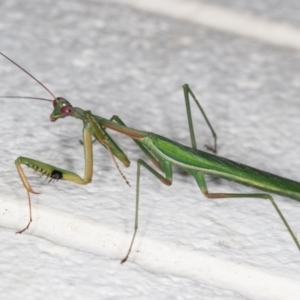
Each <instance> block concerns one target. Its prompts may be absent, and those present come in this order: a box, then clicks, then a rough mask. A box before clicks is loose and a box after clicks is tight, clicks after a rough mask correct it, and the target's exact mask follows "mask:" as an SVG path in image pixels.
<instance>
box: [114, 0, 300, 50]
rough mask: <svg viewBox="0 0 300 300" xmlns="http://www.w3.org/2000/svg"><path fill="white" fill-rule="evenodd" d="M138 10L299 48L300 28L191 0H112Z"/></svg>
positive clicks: (277, 44) (278, 44)
mask: <svg viewBox="0 0 300 300" xmlns="http://www.w3.org/2000/svg"><path fill="white" fill-rule="evenodd" d="M114 1H115V2H118V3H122V4H127V5H130V6H132V7H134V8H137V9H139V10H143V11H148V12H151V13H156V14H160V15H164V16H168V17H172V18H177V19H181V20H184V21H188V22H192V23H195V24H199V25H203V26H206V27H210V28H213V29H216V30H220V31H224V32H229V33H232V34H236V35H240V36H245V37H248V38H253V39H256V40H260V41H263V42H265V43H269V44H273V45H276V46H281V47H288V48H294V49H300V28H298V27H296V26H292V25H289V24H285V23H279V22H272V21H267V20H264V19H261V18H257V17H253V16H250V15H247V14H243V13H240V12H237V11H233V10H230V9H226V8H222V7H219V6H215V5H211V4H206V3H204V2H203V3H201V2H199V1H197V2H194V1H190V0H163V1H161V0H151V1H148V0H114Z"/></svg>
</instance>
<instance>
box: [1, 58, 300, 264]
mask: <svg viewBox="0 0 300 300" xmlns="http://www.w3.org/2000/svg"><path fill="white" fill-rule="evenodd" d="M0 54H1V55H2V56H4V57H5V58H6V59H8V60H9V61H11V62H12V63H13V64H15V65H16V66H17V67H19V68H20V69H21V70H23V71H24V72H25V73H27V74H28V75H29V76H30V77H32V78H33V79H34V80H35V81H36V82H38V83H39V84H40V85H41V86H42V87H44V88H45V89H46V90H47V91H48V92H49V93H50V94H51V96H53V98H54V99H53V100H49V99H43V98H35V97H14V96H3V97H11V98H31V99H39V100H45V101H51V102H52V103H53V106H54V109H53V112H52V113H51V115H50V120H51V121H52V122H54V121H56V120H57V119H60V118H65V117H68V116H70V117H75V118H77V119H80V120H81V121H82V122H83V146H84V156H85V173H84V176H83V177H80V176H79V175H77V174H75V173H73V172H70V171H67V170H64V169H61V168H58V167H55V166H53V165H49V164H45V163H43V162H41V161H37V160H34V159H31V158H27V157H18V158H17V159H16V161H15V163H16V166H17V170H18V172H19V175H20V178H21V180H22V183H23V185H24V187H25V189H26V190H27V194H28V202H29V214H30V219H29V222H28V224H27V226H26V227H25V228H24V229H22V230H20V231H18V232H17V233H22V232H24V231H25V230H26V229H27V228H28V227H29V225H30V223H31V221H32V217H31V215H32V214H31V200H30V193H35V192H34V191H33V189H32V188H31V187H30V185H29V183H28V180H27V178H26V176H25V174H24V172H23V169H22V167H21V165H22V164H24V165H27V166H28V167H30V168H32V169H34V170H36V171H38V172H40V173H42V174H44V175H46V176H48V177H49V178H50V179H55V180H59V179H61V180H68V181H73V182H75V183H78V184H88V183H90V182H91V181H92V175H93V152H92V143H93V142H92V138H94V139H95V140H97V141H98V142H100V143H101V144H102V145H103V146H104V147H105V148H106V149H107V150H108V151H109V153H110V154H111V156H112V157H113V159H114V157H116V158H118V159H119V160H120V161H121V162H122V163H123V164H124V166H126V167H128V166H129V164H130V161H129V160H128V158H127V156H126V155H125V153H124V152H123V151H122V150H121V148H120V147H119V146H118V145H117V144H116V143H115V142H114V141H113V139H112V138H111V137H110V136H109V135H108V133H107V132H106V129H107V128H110V129H112V130H114V131H117V132H120V133H122V134H125V135H126V136H128V137H130V138H132V139H133V140H134V142H135V143H136V144H137V145H138V147H139V148H140V149H141V150H142V151H143V152H144V154H145V155H146V156H147V157H148V158H149V159H150V160H151V161H152V163H153V164H154V166H155V167H156V168H157V169H158V170H159V171H161V172H162V173H163V174H164V175H162V174H160V173H158V172H157V171H156V170H155V169H154V168H153V167H151V166H150V165H149V164H148V163H146V162H145V161H144V160H142V159H139V160H138V161H137V182H136V203H135V206H136V207H135V225H134V233H133V236H132V240H131V243H130V246H129V249H128V251H127V254H126V256H125V257H124V258H123V259H122V261H121V263H124V262H125V261H126V260H127V259H128V257H129V254H130V252H131V249H132V246H133V243H134V239H135V236H136V233H137V229H138V209H139V185H140V173H141V172H140V169H141V166H143V167H144V168H145V169H147V170H148V171H149V172H150V173H152V174H153V175H154V176H155V177H156V178H158V179H159V180H160V181H161V182H162V183H164V184H165V185H171V184H172V164H174V165H177V166H178V167H180V168H182V169H183V170H185V171H186V172H187V173H188V174H190V175H192V176H193V177H194V178H195V180H196V182H197V184H198V186H199V188H200V190H201V192H202V193H203V194H204V195H205V196H206V197H207V198H210V199H216V198H261V199H267V200H269V201H270V202H271V203H272V205H273V207H274V208H275V210H276V211H277V213H278V215H279V217H280V219H281V220H282V222H283V223H284V225H285V227H286V229H287V230H288V232H289V233H290V235H291V237H292V238H293V240H294V242H295V244H296V246H297V247H298V249H299V250H300V244H299V242H298V240H297V237H296V235H295V234H294V233H293V231H292V229H291V228H290V226H289V224H288V223H287V221H286V220H285V218H284V216H283V215H282V213H281V211H280V209H279V208H278V206H277V205H276V203H275V201H274V199H273V198H272V196H271V195H269V194H268V193H247V194H245V193H239V194H237V193H210V192H209V191H208V189H207V186H206V181H205V175H213V176H218V177H221V178H224V179H227V180H230V181H234V182H238V183H241V184H243V185H246V186H251V187H255V188H258V189H260V190H262V191H266V192H271V193H275V194H278V195H282V196H286V197H289V198H291V199H294V200H297V201H300V183H299V182H296V181H293V180H290V179H287V178H283V177H280V176H277V175H274V174H271V173H268V172H265V171H261V170H258V169H255V168H252V167H248V166H246V165H243V164H240V163H237V162H234V161H232V160H229V159H226V158H222V157H219V156H216V155H214V154H211V153H207V152H204V151H200V150H198V149H197V146H196V139H195V134H194V129H193V123H192V116H191V109H190V102H189V101H190V100H189V97H190V96H191V97H192V99H193V100H194V101H195V103H196V104H197V106H198V108H199V109H200V111H201V113H202V115H203V117H204V118H205V121H206V123H207V124H208V126H209V128H210V130H211V132H212V135H213V137H214V147H213V148H211V150H212V151H213V152H216V150H217V142H216V141H217V137H216V134H215V132H214V130H213V128H212V126H211V124H210V122H209V120H208V119H207V117H206V115H205V113H204V111H203V109H202V107H201V106H200V103H199V102H198V100H197V99H196V97H195V95H194V94H193V92H192V91H191V89H190V88H189V86H188V85H187V84H185V85H184V86H183V90H184V98H185V104H186V109H187V117H188V124H189V130H190V136H191V143H192V147H187V146H184V145H181V144H179V143H177V142H174V141H172V140H170V139H167V138H165V137H162V136H159V135H157V134H154V133H150V132H145V131H140V130H136V129H133V128H130V127H127V126H126V125H125V124H124V122H123V121H122V120H121V119H120V118H119V117H118V116H113V117H112V118H111V119H110V120H109V119H105V118H102V117H99V116H95V115H93V114H92V113H91V112H90V111H85V110H83V109H81V108H79V107H73V106H72V105H71V104H70V102H68V101H67V100H66V99H64V98H62V97H55V96H54V94H53V93H52V92H51V91H50V90H49V89H48V88H47V87H46V86H45V85H43V84H42V83H41V82H40V81H38V80H37V79H36V78H35V77H33V76H32V75H31V74H30V73H29V72H27V71H26V70H25V69H23V68H22V67H20V66H19V65H18V64H17V63H15V62H14V61H12V60H11V59H10V58H8V57H7V56H6V55H4V54H3V53H1V52H0ZM116 165H117V164H116ZM121 174H122V173H121ZM122 176H123V174H122ZM123 177H124V176H123Z"/></svg>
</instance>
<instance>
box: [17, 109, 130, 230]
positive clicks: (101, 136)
mask: <svg viewBox="0 0 300 300" xmlns="http://www.w3.org/2000/svg"><path fill="white" fill-rule="evenodd" d="M84 115H85V120H86V121H85V122H84V127H83V146H84V160H85V172H84V175H83V177H81V176H79V175H78V174H76V173H74V172H71V171H68V170H65V169H61V168H58V167H56V166H53V165H50V164H46V163H43V162H41V161H38V160H34V159H31V158H27V157H18V158H17V159H16V161H15V164H16V167H17V170H18V173H19V175H20V178H21V180H22V183H23V185H24V187H25V189H26V190H27V194H28V202H29V221H28V223H27V225H26V226H25V227H24V228H23V229H22V230H20V231H18V232H17V233H22V232H24V231H25V230H26V229H28V227H29V225H30V223H31V222H32V211H31V199H30V193H34V194H37V193H36V192H35V191H34V190H33V189H32V188H31V186H30V184H29V182H28V180H27V178H26V175H25V173H24V171H23V169H22V167H21V165H26V166H27V167H29V168H31V169H33V170H34V171H37V172H39V173H41V174H42V175H45V176H46V177H48V178H50V181H51V180H66V181H72V182H75V183H77V184H83V185H84V184H88V183H90V182H91V181H92V177H93V147H92V135H93V136H94V137H95V138H96V140H98V141H99V142H100V143H101V144H102V145H103V146H104V147H106V148H107V150H108V152H109V153H110V154H111V156H112V158H113V160H114V162H115V164H116V166H117V168H118V170H119V172H120V174H121V175H122V177H123V178H124V180H125V181H126V183H127V184H128V185H130V184H129V182H128V181H127V179H126V177H125V176H124V175H123V174H122V172H121V170H120V168H119V166H118V164H117V162H116V160H115V157H114V156H116V157H118V158H119V159H120V160H121V161H122V162H123V163H124V165H125V166H129V163H130V162H129V160H128V158H127V156H126V155H125V154H124V152H123V151H122V150H121V149H120V148H119V146H118V145H117V144H116V143H115V142H114V141H113V140H112V139H111V137H110V136H109V135H108V134H107V132H106V131H105V130H104V129H103V128H102V127H101V125H100V124H99V123H98V122H96V121H95V119H94V117H93V115H92V114H91V113H90V112H89V111H86V112H84Z"/></svg>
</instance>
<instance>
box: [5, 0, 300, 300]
mask: <svg viewBox="0 0 300 300" xmlns="http://www.w3.org/2000/svg"><path fill="white" fill-rule="evenodd" d="M85 3H86V4H85V5H83V4H82V3H81V2H72V1H69V2H68V1H67V2H66V1H65V2H63V3H62V2H53V1H49V2H47V1H39V2H38V1H36V2H35V1H31V2H29V1H28V2H21V1H10V2H9V3H7V4H5V5H4V4H2V6H1V10H0V16H1V18H0V20H1V22H0V30H1V34H2V39H1V51H3V52H4V53H5V54H7V55H9V56H10V57H11V58H13V59H14V60H16V61H17V62H18V63H20V64H21V65H22V66H23V67H25V68H26V69H27V70H28V71H30V72H32V73H33V75H35V76H36V77H37V78H39V79H40V80H41V81H42V82H43V83H45V84H46V85H47V86H48V87H49V88H50V89H51V90H52V91H53V92H54V93H55V94H56V95H61V96H64V97H66V98H67V99H69V100H70V101H71V102H72V104H74V105H75V106H80V107H82V108H85V109H90V110H92V111H93V112H94V113H95V114H97V115H101V116H104V117H107V118H109V117H110V116H112V115H113V114H118V115H119V116H120V117H122V119H123V120H124V122H125V123H126V124H128V125H130V126H132V127H134V128H137V129H141V130H147V131H153V132H156V133H158V134H161V135H164V136H166V137H169V138H171V139H174V140H176V141H178V142H181V143H183V144H189V136H188V130H187V124H186V123H187V122H186V116H185V110H184V109H185V108H184V104H183V95H182V91H181V88H180V86H181V85H182V84H183V83H185V82H187V83H189V84H190V85H191V86H192V88H193V90H194V92H195V94H196V95H197V96H198V98H199V99H200V100H201V103H202V104H203V106H204V107H205V109H206V112H207V114H208V116H209V117H210V120H211V121H212V123H213V125H214V127H215V129H216V131H217V133H218V135H219V145H220V148H219V153H220V155H222V156H225V157H228V158H231V159H234V160H237V161H240V162H243V163H245V164H249V165H252V166H255V167H259V168H261V169H265V170H268V171H270V172H274V173H276V174H280V175H282V176H286V177H290V178H293V179H295V180H298V181H300V177H299V172H298V170H299V168H300V161H299V154H298V151H297V149H298V147H299V144H300V137H299V130H298V128H299V126H300V124H299V123H300V122H299V113H300V108H299V94H300V93H299V92H300V84H299V68H298V65H299V54H298V53H297V52H292V51H288V50H283V49H276V48H273V47H270V46H266V45H264V44H259V43H254V42H253V41H252V40H251V41H250V40H247V39H245V38H237V37H235V36H233V35H225V34H223V33H222V34H220V33H218V32H215V31H209V30H207V29H203V28H201V27H197V26H195V25H194V24H189V23H181V22H180V21H176V20H172V19H165V18H164V17H157V16H155V15H148V14H146V13H142V12H139V11H135V10H132V9H130V8H128V7H126V6H118V5H116V4H113V5H112V4H108V3H102V2H100V1H99V2H85ZM21 27H22V30H19V28H21ZM0 66H1V83H0V90H1V94H6V95H7V94H14V95H25V96H26V95H32V96H40V97H45V96H47V94H46V93H45V92H44V91H43V90H42V89H41V88H40V87H39V86H37V84H35V83H34V82H33V81H32V80H31V79H30V78H28V77H27V76H26V75H25V74H24V73H22V72H21V71H19V70H18V69H17V68H16V67H15V66H13V65H12V64H10V63H9V62H8V61H6V60H5V59H4V58H1V60H0ZM51 111H52V107H51V106H50V105H49V104H48V103H44V102H37V101H28V100H11V99H2V100H1V111H0V120H1V128H2V134H1V146H0V147H1V153H2V155H1V157H0V166H1V167H0V168H1V174H2V175H1V178H2V179H1V181H0V215H1V218H0V222H1V225H2V227H0V240H1V243H0V245H1V246H0V247H1V257H0V270H1V272H0V278H1V280H0V294H1V295H5V299H21V298H22V299H38V298H41V297H43V298H46V299H53V298H54V297H56V298H57V299H69V298H72V299H82V298H84V297H85V298H89V299H99V298H100V299H135V298H136V299H154V298H159V299H169V298H170V299H174V298H175V299H199V298H201V299H272V300H273V299H298V298H297V297H298V296H299V289H300V288H299V287H298V285H297V283H298V282H299V279H300V276H299V264H300V255H299V252H298V251H297V249H296V247H295V245H294V244H293V241H292V240H291V238H290V236H289V235H288V233H287V232H286V230H285V228H284V226H283V225H282V224H281V222H280V220H279V218H278V216H277V215H276V213H275V212H274V210H273V209H272V207H271V205H270V204H269V203H267V202H265V201H262V200H254V199H244V200H242V199H240V200H215V201H208V200H206V199H205V198H204V197H203V196H202V194H201V193H200V192H199V190H198V188H197V186H196V183H195V182H194V180H193V178H191V177H188V176H185V175H184V174H182V173H180V172H178V170H176V169H175V171H174V183H173V185H172V186H171V187H165V186H162V185H161V184H160V183H159V182H157V181H156V180H155V179H154V178H152V176H150V174H147V172H146V171H144V170H143V176H142V182H141V184H142V185H141V190H142V193H141V210H140V229H139V232H138V240H137V242H136V243H135V247H134V250H133V253H132V256H131V257H130V261H129V262H128V263H126V264H125V265H123V266H121V265H120V264H119V260H120V259H121V258H122V257H123V255H124V254H125V253H126V250H127V247H128V243H129V241H130V235H131V232H132V227H133V217H134V194H135V190H134V186H135V173H136V169H135V161H136V160H137V158H139V157H140V156H141V153H140V151H139V150H138V149H137V148H136V147H135V145H134V144H133V143H131V142H130V141H128V140H127V139H126V138H125V137H121V136H120V135H118V134H115V135H114V137H115V138H116V140H118V142H119V144H120V145H121V146H122V148H123V149H124V150H125V152H126V153H127V154H128V156H129V157H130V159H131V161H132V165H131V168H129V169H125V168H122V170H123V172H124V173H125V175H126V176H127V178H128V179H129V180H130V182H131V184H132V185H133V188H131V189H129V188H128V187H127V186H126V185H125V183H124V182H123V181H122V179H121V178H120V176H119V174H118V172H117V171H116V169H115V167H114V165H113V163H112V162H111V159H110V157H109V156H108V155H107V153H106V152H105V150H104V149H103V147H101V146H100V145H95V147H94V149H95V153H94V154H95V158H94V160H95V163H94V166H95V174H94V180H93V182H92V184H90V185H88V186H77V185H75V184H72V183H67V182H57V183H54V184H50V185H47V184H44V180H41V179H40V178H39V177H38V176H36V175H33V174H32V173H31V172H28V175H29V178H30V180H31V182H32V184H33V186H34V187H35V189H36V190H37V191H40V192H41V193H42V194H40V195H34V196H33V197H32V198H33V202H34V206H33V218H34V222H33V224H32V226H31V228H30V230H29V231H28V234H23V235H15V234H14V232H15V231H16V230H17V229H20V228H22V226H24V224H25V223H26V220H27V212H28V210H27V201H26V193H25V191H24V189H23V188H22V185H21V183H20V180H19V178H18V176H17V172H16V170H15V166H14V163H13V161H14V159H15V158H16V157H17V156H19V155H22V156H29V157H32V158H36V159H40V160H42V161H45V162H48V163H53V164H55V165H57V166H64V167H65V168H67V169H69V170H75V171H76V172H79V173H80V174H81V173H82V170H83V158H82V156H83V154H82V147H81V146H80V144H79V143H78V140H79V139H80V138H81V124H79V122H78V121H76V120H74V119H65V120H59V121H57V122H56V123H54V124H53V123H50V122H49V115H50V113H51ZM194 117H195V128H196V133H197V137H198V145H199V147H201V146H202V145H204V144H207V143H210V142H211V139H210V135H209V132H208V130H207V129H206V128H205V126H204V123H203V121H202V119H201V117H200V116H199V113H198V112H197V111H196V108H194ZM196 124H197V125H196ZM208 186H209V188H210V190H211V191H235V192H238V191H249V189H248V188H245V187H243V186H239V185H236V184H233V183H228V182H226V181H223V180H216V179H208ZM274 198H275V200H276V201H277V203H278V205H279V206H280V208H281V209H282V211H283V213H284V214H285V216H286V218H287V219H288V221H289V223H290V225H291V226H292V228H293V229H294V231H295V232H296V234H298V236H299V232H300V224H299V213H300V203H298V202H296V201H294V200H290V199H287V198H283V197H279V196H276V195H275V196H274Z"/></svg>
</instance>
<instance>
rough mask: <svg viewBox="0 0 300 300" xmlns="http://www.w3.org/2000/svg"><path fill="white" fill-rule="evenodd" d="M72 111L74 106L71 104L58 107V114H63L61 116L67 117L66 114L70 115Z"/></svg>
mask: <svg viewBox="0 0 300 300" xmlns="http://www.w3.org/2000/svg"><path fill="white" fill-rule="evenodd" d="M73 112H74V108H73V107H72V106H63V107H62V108H61V109H60V114H61V115H62V116H63V117H67V116H70V115H72V114H73Z"/></svg>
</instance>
